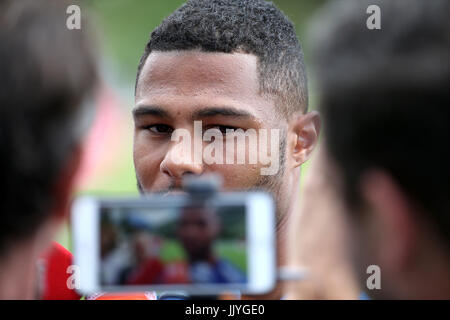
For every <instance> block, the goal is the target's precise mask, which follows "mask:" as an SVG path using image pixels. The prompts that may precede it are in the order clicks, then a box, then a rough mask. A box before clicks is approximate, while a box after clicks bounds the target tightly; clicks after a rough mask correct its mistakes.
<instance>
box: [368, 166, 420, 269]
mask: <svg viewBox="0 0 450 320" xmlns="http://www.w3.org/2000/svg"><path fill="white" fill-rule="evenodd" d="M360 181H361V182H360V186H361V193H362V197H363V200H364V202H365V203H366V205H367V206H368V208H367V210H368V212H367V214H370V215H371V216H370V217H369V218H368V221H369V222H368V223H369V224H370V225H371V226H370V228H371V230H370V231H368V232H370V233H371V234H370V235H368V238H370V239H369V241H372V242H374V243H372V245H373V249H374V250H375V254H376V255H377V257H374V259H376V260H378V261H379V263H380V264H381V265H383V268H388V269H389V270H387V271H388V272H394V274H400V272H404V271H405V268H406V267H407V266H408V264H410V263H411V259H414V257H413V254H414V251H415V250H416V249H417V248H416V245H417V242H418V237H419V234H418V223H419V222H418V220H417V218H416V216H417V212H416V209H415V208H414V206H413V205H412V204H411V202H410V201H408V198H407V196H406V195H405V193H404V192H403V190H402V189H401V188H400V187H399V185H398V184H397V183H396V182H395V181H394V180H393V179H392V178H391V177H390V176H389V175H388V174H386V173H385V172H383V171H377V170H373V171H370V172H368V173H366V174H364V175H363V176H362V179H361V180H360Z"/></svg>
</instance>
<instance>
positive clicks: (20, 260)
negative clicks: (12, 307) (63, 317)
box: [0, 244, 37, 300]
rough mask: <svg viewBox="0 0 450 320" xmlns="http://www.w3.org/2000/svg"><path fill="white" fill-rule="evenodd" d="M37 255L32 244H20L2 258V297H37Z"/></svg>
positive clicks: (0, 276) (0, 292) (0, 293)
mask: <svg viewBox="0 0 450 320" xmlns="http://www.w3.org/2000/svg"><path fill="white" fill-rule="evenodd" d="M36 275H37V271H36V257H35V254H34V249H33V247H32V246H31V245H27V244H19V245H16V246H14V247H13V248H11V249H9V250H8V252H6V253H5V254H4V255H3V256H2V257H1V258H0V299H2V300H3V299H10V300H12V299H14V300H16V299H34V298H36V290H35V289H36V286H35V285H36V283H37V281H36Z"/></svg>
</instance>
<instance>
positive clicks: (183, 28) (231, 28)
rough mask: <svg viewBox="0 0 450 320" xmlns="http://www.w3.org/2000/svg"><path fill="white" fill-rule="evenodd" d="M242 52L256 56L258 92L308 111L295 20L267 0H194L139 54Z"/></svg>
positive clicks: (286, 109)
mask: <svg viewBox="0 0 450 320" xmlns="http://www.w3.org/2000/svg"><path fill="white" fill-rule="evenodd" d="M196 49H197V50H201V51H204V52H223V53H233V52H244V53H249V54H254V55H255V56H256V57H257V58H258V73H259V82H260V93H262V94H268V95H271V96H273V97H275V98H276V100H277V101H278V104H279V105H280V110H281V112H282V113H283V114H284V115H285V116H286V117H288V116H290V115H292V114H293V113H294V112H298V111H300V112H305V111H306V110H307V106H308V89H307V81H306V70H305V66H304V62H303V52H302V48H301V46H300V43H299V41H298V39H297V36H296V33H295V28H294V25H293V24H292V23H291V22H290V21H289V20H288V18H287V17H286V16H285V15H284V14H283V13H282V12H281V11H280V10H279V9H278V8H277V7H276V6H275V5H274V4H273V3H271V2H266V1H263V0H190V1H188V2H187V3H185V4H184V5H182V6H181V7H180V8H178V9H177V10H176V11H175V12H173V13H172V14H171V15H170V16H169V17H167V18H166V19H165V20H164V21H163V22H162V23H161V25H159V26H158V27H157V28H156V29H155V30H154V31H153V32H152V34H151V37H150V41H149V42H148V43H147V45H146V47H145V51H144V54H143V55H142V57H141V60H140V62H139V66H138V72H137V77H136V88H137V85H138V81H139V76H140V73H141V70H142V68H143V66H144V64H145V61H146V59H147V57H148V56H149V55H150V53H151V52H152V51H172V50H196Z"/></svg>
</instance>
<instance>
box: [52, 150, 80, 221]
mask: <svg viewBox="0 0 450 320" xmlns="http://www.w3.org/2000/svg"><path fill="white" fill-rule="evenodd" d="M82 155H83V148H82V146H81V145H77V146H76V147H75V148H74V150H73V151H72V154H71V156H70V157H69V158H68V159H67V162H66V163H65V165H63V167H62V170H61V172H60V174H59V176H58V177H57V178H56V181H55V183H54V185H53V206H52V214H53V218H56V219H58V220H61V221H63V220H64V219H66V218H67V216H68V214H69V211H70V209H69V208H70V199H71V196H72V192H73V189H74V187H75V181H76V178H77V173H78V170H79V168H80V166H81V162H82Z"/></svg>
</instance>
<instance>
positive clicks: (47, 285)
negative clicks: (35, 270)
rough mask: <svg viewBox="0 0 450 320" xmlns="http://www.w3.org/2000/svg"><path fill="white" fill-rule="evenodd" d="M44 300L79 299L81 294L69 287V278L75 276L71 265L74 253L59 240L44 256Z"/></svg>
mask: <svg viewBox="0 0 450 320" xmlns="http://www.w3.org/2000/svg"><path fill="white" fill-rule="evenodd" d="M43 260H44V270H43V273H44V274H43V283H42V285H43V288H42V289H43V294H42V299H43V300H79V299H80V298H81V296H80V295H79V294H78V293H77V292H76V291H75V290H74V289H69V286H68V283H67V280H68V279H69V277H71V276H73V274H72V273H70V271H69V272H68V268H69V266H71V265H72V253H70V251H69V250H67V249H66V248H64V247H63V246H62V245H60V244H59V243H57V242H53V243H52V246H51V247H50V249H49V250H48V251H47V253H46V254H45V255H44V256H43Z"/></svg>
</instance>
